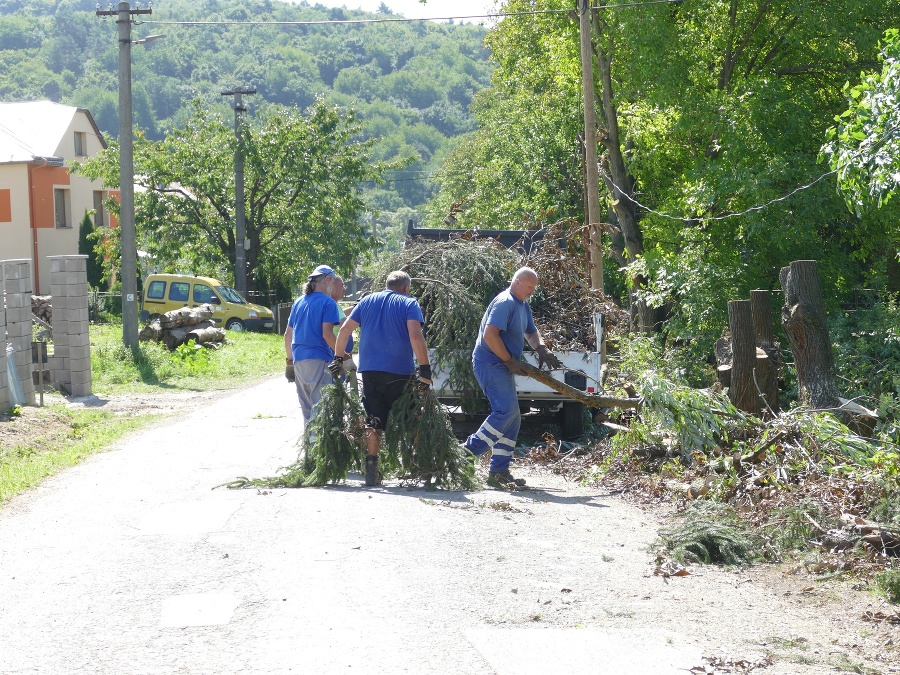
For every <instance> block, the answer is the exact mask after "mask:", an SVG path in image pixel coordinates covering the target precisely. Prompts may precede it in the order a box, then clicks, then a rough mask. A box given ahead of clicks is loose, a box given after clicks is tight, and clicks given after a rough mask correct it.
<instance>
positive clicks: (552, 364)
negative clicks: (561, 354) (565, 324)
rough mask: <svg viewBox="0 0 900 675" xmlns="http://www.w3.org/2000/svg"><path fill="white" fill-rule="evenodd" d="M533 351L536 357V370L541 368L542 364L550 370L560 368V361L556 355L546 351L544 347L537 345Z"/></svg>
mask: <svg viewBox="0 0 900 675" xmlns="http://www.w3.org/2000/svg"><path fill="white" fill-rule="evenodd" d="M535 351H536V352H537V355H538V368H543V367H544V364H547V366H548V367H549V369H550V370H558V369H560V368H562V365H563V364H562V361H560V360H559V359H558V358H557V356H556V354H554V353H553V352H551V351H550V350H549V349H547V346H546V345H538V347H537V349H535Z"/></svg>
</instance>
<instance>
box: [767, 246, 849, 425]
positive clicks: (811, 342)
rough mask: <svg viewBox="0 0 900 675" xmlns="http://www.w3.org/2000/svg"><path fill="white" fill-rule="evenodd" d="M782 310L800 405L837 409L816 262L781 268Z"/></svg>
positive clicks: (826, 324)
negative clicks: (792, 357)
mask: <svg viewBox="0 0 900 675" xmlns="http://www.w3.org/2000/svg"><path fill="white" fill-rule="evenodd" d="M780 278H781V288H782V289H783V290H784V306H783V307H782V308H781V325H782V327H783V328H784V332H785V333H786V334H787V336H788V340H789V341H790V343H791V351H792V352H793V354H794V365H795V367H796V369H797V385H798V390H799V399H800V402H801V403H802V404H804V405H808V406H810V407H812V408H817V409H827V408H835V407H837V406H838V404H839V402H838V388H837V382H836V379H835V374H834V356H833V355H832V352H831V341H830V340H829V337H828V319H827V316H826V314H825V304H824V302H823V301H822V286H821V283H820V281H819V270H818V267H817V266H816V261H815V260H795V261H794V262H792V263H791V264H790V266H789V267H782V268H781V274H780Z"/></svg>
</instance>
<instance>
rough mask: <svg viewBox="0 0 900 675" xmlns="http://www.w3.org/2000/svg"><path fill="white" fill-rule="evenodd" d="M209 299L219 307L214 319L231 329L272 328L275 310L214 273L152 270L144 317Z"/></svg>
mask: <svg viewBox="0 0 900 675" xmlns="http://www.w3.org/2000/svg"><path fill="white" fill-rule="evenodd" d="M204 303H209V304H210V305H212V307H213V309H214V310H215V311H214V312H213V315H212V320H213V321H215V322H216V325H218V326H224V327H225V328H227V329H228V330H255V331H271V330H274V329H275V317H274V315H273V314H272V312H271V310H269V309H267V308H265V307H262V306H261V305H254V304H253V303H250V302H247V301H246V300H244V298H243V297H241V295H240V294H239V293H238V292H237V291H236V290H234V289H233V288H232V287H231V286H226V285H225V284H223V283H222V282H221V281H219V280H218V279H211V278H210V277H192V276H188V275H185V274H151V275H150V276H148V277H147V281H145V282H144V299H143V302H142V303H141V320H142V321H149V320H150V319H152V318H155V317H157V316H159V315H160V314H165V313H166V312H169V311H171V310H173V309H181V308H182V307H197V306H198V305H202V304H204Z"/></svg>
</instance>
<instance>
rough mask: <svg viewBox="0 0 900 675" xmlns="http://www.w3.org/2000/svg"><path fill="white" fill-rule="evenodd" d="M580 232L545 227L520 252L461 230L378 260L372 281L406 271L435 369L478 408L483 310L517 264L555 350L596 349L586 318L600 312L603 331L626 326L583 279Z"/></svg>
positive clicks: (380, 282)
mask: <svg viewBox="0 0 900 675" xmlns="http://www.w3.org/2000/svg"><path fill="white" fill-rule="evenodd" d="M582 239H583V232H582V229H581V228H580V227H579V226H577V225H576V224H575V223H574V222H573V221H560V222H558V223H555V224H553V225H550V226H548V227H547V229H546V231H545V234H544V238H543V240H542V241H538V242H534V243H533V244H532V247H531V250H530V252H529V253H527V254H523V253H522V251H524V250H525V247H524V246H523V245H521V242H520V244H519V245H516V246H514V247H513V248H511V249H507V248H506V247H504V246H503V245H501V244H500V243H498V242H497V241H496V240H495V239H493V238H490V237H480V236H478V233H477V232H466V233H463V234H461V235H459V236H456V237H453V238H451V239H450V240H449V241H444V242H422V241H414V242H411V243H410V244H409V245H408V246H407V247H406V248H404V249H402V250H400V251H398V252H397V253H395V254H393V255H391V256H388V257H386V258H384V259H383V260H382V261H381V263H380V265H379V267H378V269H377V271H376V273H375V275H374V278H373V285H374V287H375V288H383V287H384V280H385V279H386V277H387V274H388V273H389V272H391V271H392V270H403V271H405V272H407V273H408V274H409V275H410V277H411V278H412V281H413V288H412V290H411V293H412V294H413V296H415V297H416V299H417V300H418V301H419V304H420V305H421V306H422V312H423V314H424V316H425V328H426V335H425V337H426V340H427V342H428V346H429V347H431V348H432V349H433V350H434V354H435V357H434V358H435V361H436V364H437V366H438V367H439V368H440V369H441V370H442V371H445V372H449V385H450V387H451V388H452V389H453V390H454V391H457V392H462V393H463V396H462V400H461V404H462V408H463V410H465V411H473V410H475V409H477V407H478V405H479V399H480V397H481V393H480V391H481V390H480V388H479V387H478V385H477V382H476V381H475V377H474V374H473V373H472V366H471V363H470V356H471V353H472V349H473V348H474V346H475V340H476V339H477V337H478V327H479V325H480V323H481V317H482V315H483V314H484V310H485V308H486V307H487V305H488V304H489V303H490V302H491V300H492V299H493V298H494V296H496V295H497V293H499V292H500V291H502V290H503V289H504V288H506V287H507V286H509V282H510V279H511V278H512V275H513V273H514V272H515V271H516V269H518V268H519V267H522V266H529V267H532V268H534V270H535V271H536V272H537V274H538V280H539V285H538V290H537V292H536V293H535V295H534V296H533V297H532V300H531V306H532V310H533V312H534V315H535V323H536V325H537V326H538V328H539V329H540V331H541V334H542V335H543V337H544V340H545V342H546V343H547V345H548V346H549V347H550V348H551V349H554V350H570V351H593V350H596V349H597V348H598V346H597V344H596V339H595V337H594V330H593V315H594V313H595V312H602V313H603V314H604V315H605V325H606V330H607V333H609V332H616V331H623V330H625V329H627V324H628V321H627V314H626V313H625V312H624V311H623V310H621V309H620V308H618V307H617V306H616V305H615V304H614V303H613V302H612V301H610V300H608V299H607V298H606V297H605V296H604V295H603V293H602V291H599V290H592V289H591V288H590V285H589V284H588V283H586V282H585V281H584V279H585V278H586V275H587V271H586V265H585V261H584V257H583V255H581V254H580V253H579V252H578V249H579V246H580V244H581V243H582Z"/></svg>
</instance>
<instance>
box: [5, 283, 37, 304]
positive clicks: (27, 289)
mask: <svg viewBox="0 0 900 675" xmlns="http://www.w3.org/2000/svg"><path fill="white" fill-rule="evenodd" d="M13 293H22V294H23V295H25V294H27V295H28V304H29V305H30V304H31V279H7V280H6V295H7V296H9V295H10V294H13Z"/></svg>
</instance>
